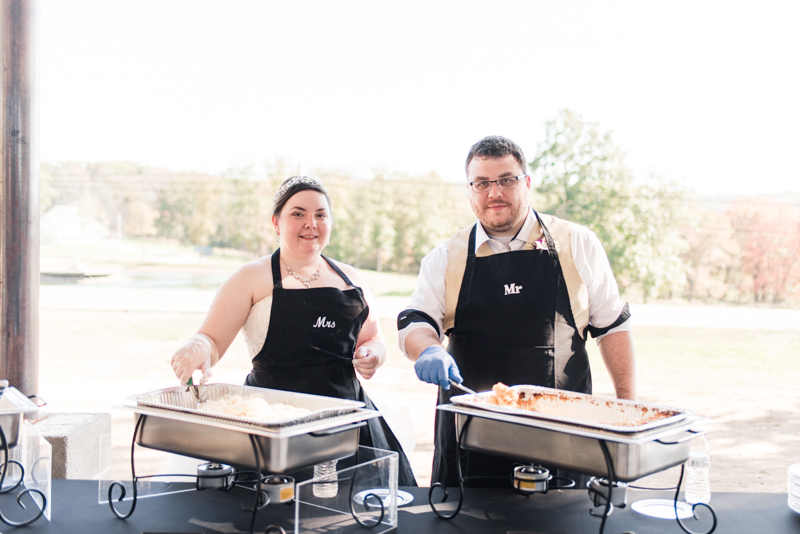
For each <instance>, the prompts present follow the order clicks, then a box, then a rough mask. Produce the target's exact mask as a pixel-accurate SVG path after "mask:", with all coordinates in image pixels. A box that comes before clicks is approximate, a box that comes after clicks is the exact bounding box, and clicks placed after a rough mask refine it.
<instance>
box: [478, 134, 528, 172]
mask: <svg viewBox="0 0 800 534" xmlns="http://www.w3.org/2000/svg"><path fill="white" fill-rule="evenodd" d="M509 155H510V156H514V159H515V160H517V163H519V166H520V167H521V168H522V172H525V167H526V165H525V154H523V153H522V149H521V148H520V147H519V145H518V144H516V143H515V142H514V141H512V140H511V139H508V138H506V137H503V136H501V135H490V136H488V137H484V138H483V139H481V140H480V141H478V142H477V143H475V144H474V145H472V147H471V148H470V149H469V154H467V162H466V163H465V164H464V170H467V169H468V168H469V162H470V161H472V159H473V158H476V157H480V158H504V157H506V156H509Z"/></svg>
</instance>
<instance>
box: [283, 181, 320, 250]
mask: <svg viewBox="0 0 800 534" xmlns="http://www.w3.org/2000/svg"><path fill="white" fill-rule="evenodd" d="M272 224H273V226H274V227H275V231H276V232H277V233H278V237H279V239H280V246H281V248H282V249H287V250H290V251H292V252H295V253H300V254H314V253H316V254H319V253H321V252H322V249H324V248H325V247H326V246H327V245H328V241H329V240H330V237H331V228H332V227H333V219H332V218H331V210H330V206H329V205H328V199H326V198H325V195H323V194H322V193H320V192H319V191H310V190H306V191H300V192H299V193H295V194H294V195H292V197H291V198H290V199H289V200H288V201H287V202H286V204H285V205H284V206H283V209H282V210H281V213H280V216H275V215H273V216H272Z"/></svg>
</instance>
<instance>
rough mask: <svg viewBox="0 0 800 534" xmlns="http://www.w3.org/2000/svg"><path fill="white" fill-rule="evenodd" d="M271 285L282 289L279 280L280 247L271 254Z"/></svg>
mask: <svg viewBox="0 0 800 534" xmlns="http://www.w3.org/2000/svg"><path fill="white" fill-rule="evenodd" d="M272 287H274V288H277V289H283V283H282V282H281V249H278V250H276V251H275V252H274V253H273V254H272Z"/></svg>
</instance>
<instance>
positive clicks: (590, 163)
mask: <svg viewBox="0 0 800 534" xmlns="http://www.w3.org/2000/svg"><path fill="white" fill-rule="evenodd" d="M529 172H530V174H531V176H532V177H533V183H534V188H533V189H534V192H533V193H532V195H531V204H532V206H533V207H534V208H535V209H537V210H539V211H541V212H544V213H551V214H553V215H556V216H559V217H563V218H565V219H568V220H571V221H574V222H577V223H580V224H584V225H586V226H588V227H589V228H591V229H592V230H593V231H594V232H595V233H596V234H597V236H598V238H599V239H600V241H601V242H602V244H603V246H604V247H605V249H606V252H607V253H608V257H609V261H610V263H611V266H612V268H613V270H614V273H615V275H616V277H617V281H618V283H619V284H620V286H622V288H623V289H626V290H628V291H636V292H637V293H638V294H639V295H641V296H642V297H643V298H644V299H645V300H646V299H647V298H653V297H654V298H667V299H668V298H672V297H680V298H686V299H689V300H691V299H701V300H706V301H713V300H717V301H727V302H738V303H762V302H767V303H771V304H781V303H783V304H786V303H788V304H794V303H798V302H800V261H798V258H799V257H800V208H798V207H797V206H792V205H790V204H787V203H783V202H779V201H776V200H774V199H769V198H763V197H759V198H750V199H738V200H729V199H725V201H724V202H723V203H716V202H708V201H707V200H706V201H700V200H698V199H696V198H695V197H693V196H692V195H691V194H690V192H689V191H687V190H685V189H684V188H682V187H679V186H677V185H676V184H674V183H670V182H666V181H664V180H660V179H658V178H657V177H649V178H648V179H647V180H646V181H641V180H635V179H634V177H633V176H632V174H631V173H630V171H629V170H628V169H627V167H626V166H625V165H624V161H623V153H622V151H621V150H620V149H619V148H618V147H617V146H615V145H614V144H613V142H612V141H611V137H610V135H609V134H608V133H602V132H600V131H599V128H598V126H597V125H596V124H593V123H587V122H584V121H583V120H582V119H581V117H580V116H578V115H576V114H574V113H572V112H570V111H568V110H565V111H563V112H561V113H560V114H559V116H558V117H557V118H556V119H555V120H553V121H552V122H549V123H548V124H547V135H546V139H545V140H544V141H542V142H541V143H540V144H539V146H538V150H537V153H536V154H535V155H534V157H533V159H532V160H531V162H530V168H529ZM293 174H296V173H295V172H292V170H291V169H290V166H289V165H288V164H287V163H285V162H281V161H278V162H276V163H275V164H274V165H272V166H271V168H270V169H269V170H268V172H267V173H266V174H265V175H262V176H254V175H253V173H252V172H251V170H250V169H231V170H230V171H228V172H226V173H222V174H221V175H205V174H196V173H179V172H172V171H165V170H163V169H153V168H148V167H143V166H139V165H136V164H133V163H119V162H115V163H72V162H53V163H45V164H43V165H42V172H41V180H42V191H41V204H42V210H43V211H47V210H48V209H49V208H50V207H52V206H54V205H57V204H66V205H77V206H79V207H80V210H81V212H82V213H83V214H84V215H85V216H87V217H91V218H93V219H95V220H97V221H100V222H101V223H103V224H105V225H107V227H108V228H109V230H110V233H111V235H114V234H115V233H122V234H124V235H126V236H136V237H153V238H164V239H172V240H177V241H179V242H181V243H185V244H193V245H198V246H214V247H225V248H235V249H239V250H243V251H247V252H249V253H252V254H253V256H254V257H256V256H260V255H265V254H268V253H270V252H272V251H273V250H274V249H275V247H276V246H277V240H276V237H275V232H274V230H273V228H272V223H271V220H270V218H271V214H272V202H273V196H274V194H275V191H276V190H277V188H278V186H279V185H280V183H281V182H282V181H283V180H284V179H285V178H287V177H289V176H291V175H293ZM311 174H313V175H314V176H317V177H319V178H321V179H322V181H323V182H324V183H325V185H326V187H327V188H328V190H329V192H330V194H331V200H332V204H333V216H334V231H333V234H332V236H331V242H330V245H329V246H328V248H327V249H326V254H327V255H329V256H331V257H333V258H336V259H339V260H341V261H344V262H346V263H349V264H352V265H355V266H356V267H359V268H365V269H373V270H378V271H393V272H401V273H416V272H418V270H419V266H420V262H421V260H422V258H423V257H424V256H425V254H427V253H428V252H429V251H430V250H431V249H432V248H433V247H435V246H436V245H438V244H439V243H441V242H442V241H443V240H445V239H446V238H447V237H449V236H450V235H452V234H453V233H454V232H455V231H456V230H458V229H460V228H463V227H465V226H466V225H468V224H469V223H470V222H472V221H473V220H474V215H473V214H472V210H471V209H470V206H469V201H468V198H467V191H466V187H465V184H464V183H463V182H461V183H452V182H447V181H444V180H442V179H441V178H440V177H439V176H437V175H436V174H433V173H431V174H427V175H413V176H412V175H408V174H401V173H375V174H374V175H373V176H372V177H371V179H368V180H363V179H356V178H352V177H350V176H348V174H347V173H345V172H342V171H332V170H327V169H318V170H316V171H315V172H312V173H311Z"/></svg>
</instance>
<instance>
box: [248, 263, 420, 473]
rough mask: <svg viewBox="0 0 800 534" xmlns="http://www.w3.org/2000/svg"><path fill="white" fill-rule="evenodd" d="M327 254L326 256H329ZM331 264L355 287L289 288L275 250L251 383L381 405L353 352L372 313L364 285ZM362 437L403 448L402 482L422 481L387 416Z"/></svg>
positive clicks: (367, 441) (372, 421)
mask: <svg viewBox="0 0 800 534" xmlns="http://www.w3.org/2000/svg"><path fill="white" fill-rule="evenodd" d="M323 257H324V256H323ZM325 261H326V262H328V265H330V266H331V268H332V269H333V270H334V271H336V273H337V274H338V275H339V276H341V277H342V280H344V281H345V283H346V284H347V285H349V286H352V289H347V290H345V291H342V290H340V289H337V288H335V287H319V288H310V289H284V288H283V284H282V282H281V271H280V249H278V250H276V251H275V253H274V254H273V255H272V283H273V289H272V311H271V314H270V320H269V329H268V330H267V337H266V339H265V341H264V346H263V347H262V348H261V351H260V352H259V353H258V354H256V355H255V357H254V358H253V370H252V371H251V372H250V374H249V375H248V376H247V380H246V384H247V385H249V386H256V387H262V388H270V389H280V390H284V391H294V392H297V393H309V394H312V395H325V396H328V397H338V398H341V399H348V400H357V401H361V402H364V403H365V404H366V407H367V408H370V409H376V408H375V406H374V404H373V403H372V401H371V400H370V399H369V397H367V395H366V392H364V390H363V389H362V388H361V384H360V383H359V381H358V378H356V372H355V369H354V368H353V354H354V352H355V349H356V342H357V341H358V334H359V333H360V332H361V327H362V326H363V324H364V322H365V321H366V320H367V316H368V315H369V306H367V303H366V301H365V300H364V294H363V292H362V291H361V288H359V287H355V286H353V283H352V282H351V281H350V279H349V278H348V277H347V275H345V274H344V273H343V272H342V271H341V270H340V269H339V268H338V267H337V266H336V265H335V264H334V263H333V262H332V261H331V260H329V259H328V258H325ZM359 442H360V444H361V445H364V446H367V447H374V448H378V449H384V450H393V451H396V452H398V453H399V454H400V462H399V475H400V478H399V484H400V485H401V486H416V485H417V483H416V481H415V479H414V474H413V472H412V471H411V465H410V463H409V461H408V458H407V457H406V455H405V454H404V453H403V450H402V448H401V446H400V443H399V442H398V441H397V438H396V437H395V436H394V434H393V433H392V431H391V429H390V428H389V426H388V425H387V424H386V421H384V419H383V417H380V418H377V419H369V420H368V421H367V426H366V427H363V428H362V429H361V432H360V434H359Z"/></svg>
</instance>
